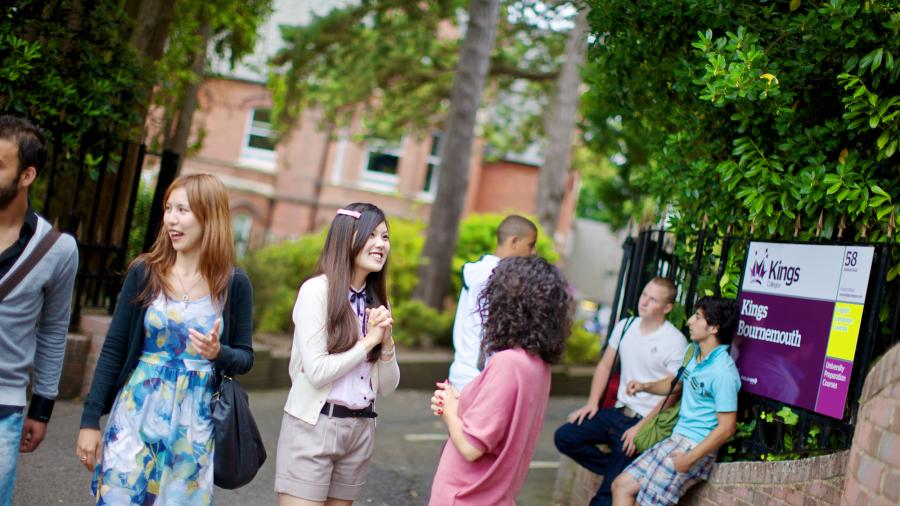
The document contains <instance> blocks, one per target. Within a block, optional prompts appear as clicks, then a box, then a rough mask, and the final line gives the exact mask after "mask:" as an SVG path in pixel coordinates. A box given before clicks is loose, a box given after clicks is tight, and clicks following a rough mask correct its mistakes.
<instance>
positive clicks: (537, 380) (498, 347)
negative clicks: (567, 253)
mask: <svg viewBox="0 0 900 506" xmlns="http://www.w3.org/2000/svg"><path fill="white" fill-rule="evenodd" d="M479 311H480V312H481V317H482V319H483V320H484V338H483V341H482V349H483V352H484V356H485V357H487V366H486V367H485V368H484V371H483V372H482V373H481V374H480V375H479V376H477V377H476V378H475V379H474V380H473V381H472V382H471V383H469V384H468V385H466V387H465V388H464V389H463V391H462V393H461V394H460V393H458V392H457V391H456V390H455V389H454V388H453V386H452V385H451V384H450V383H449V382H447V381H445V382H443V383H438V389H437V390H436V391H435V392H434V396H433V397H432V398H431V410H432V411H433V412H434V414H435V415H437V416H440V417H441V418H442V419H443V421H444V423H446V424H447V430H448V431H449V433H450V442H449V444H447V445H445V446H444V451H443V454H442V455H441V460H440V463H438V468H437V472H436V473H435V476H434V482H433V483H432V487H431V499H430V501H429V504H430V505H431V506H440V505H445V504H447V505H450V504H453V505H458V506H462V505H479V506H480V505H485V504H491V505H498V506H502V505H510V506H511V505H514V504H515V499H516V495H517V494H518V492H519V490H520V489H521V488H522V483H523V482H524V481H525V475H526V474H527V473H528V464H529V462H531V457H532V455H533V454H534V448H535V444H536V442H537V438H538V434H539V433H540V431H541V426H542V425H543V423H544V414H545V413H546V411H547V400H548V398H549V396H550V365H551V364H554V363H556V362H557V361H558V360H559V358H560V356H561V355H562V352H563V343H564V340H565V338H566V337H567V336H568V335H569V331H570V330H571V326H572V318H571V316H572V297H571V295H570V294H569V291H568V283H567V282H566V280H565V278H564V277H563V275H562V274H561V273H560V272H559V270H558V269H557V268H556V267H554V266H553V265H551V264H550V263H548V262H547V261H546V260H544V259H542V258H539V257H535V256H531V257H511V258H505V259H503V260H501V261H500V263H499V264H498V265H497V268H496V269H495V270H494V274H493V275H492V276H491V278H490V280H488V283H487V286H486V287H485V289H484V290H483V291H482V292H481V296H480V298H479Z"/></svg>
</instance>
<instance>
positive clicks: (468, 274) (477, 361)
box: [449, 214, 537, 391]
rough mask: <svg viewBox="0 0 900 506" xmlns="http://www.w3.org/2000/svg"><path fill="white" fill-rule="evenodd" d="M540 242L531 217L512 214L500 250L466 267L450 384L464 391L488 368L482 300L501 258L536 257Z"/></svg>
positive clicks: (500, 235)
mask: <svg viewBox="0 0 900 506" xmlns="http://www.w3.org/2000/svg"><path fill="white" fill-rule="evenodd" d="M536 242H537V227H536V226H535V225H534V223H532V222H531V221H530V220H528V218H524V217H522V216H518V215H515V214H514V215H510V216H507V217H506V218H504V219H503V221H502V222H500V226H498V227H497V248H496V250H494V254H493V255H491V254H487V255H484V256H483V257H481V259H480V260H478V261H477V262H470V263H467V264H465V265H463V268H462V282H463V286H462V290H460V292H459V303H458V304H457V305H456V317H455V319H454V321H453V349H454V353H453V363H452V364H450V377H449V379H450V383H451V384H453V387H454V388H456V390H457V391H462V389H463V387H464V386H466V385H467V384H468V383H469V382H470V381H472V380H473V379H475V376H478V374H479V373H480V372H481V371H482V369H484V357H483V356H482V354H481V335H482V330H481V314H480V313H479V311H478V297H479V296H480V295H481V291H482V289H483V288H484V286H485V284H487V280H488V278H490V277H491V274H493V272H494V268H495V267H497V264H498V263H499V262H500V260H501V259H503V258H506V257H522V256H528V255H533V254H534V252H535V249H534V245H535V243H536Z"/></svg>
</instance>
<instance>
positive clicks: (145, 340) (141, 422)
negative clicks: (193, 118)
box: [76, 174, 253, 505]
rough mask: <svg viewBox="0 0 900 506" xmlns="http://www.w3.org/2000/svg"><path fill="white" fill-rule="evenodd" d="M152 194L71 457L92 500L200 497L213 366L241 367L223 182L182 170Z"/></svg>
mask: <svg viewBox="0 0 900 506" xmlns="http://www.w3.org/2000/svg"><path fill="white" fill-rule="evenodd" d="M164 202H165V204H164V205H165V214H164V216H163V223H162V227H160V230H159V234H158V235H157V237H156V242H155V243H154V244H153V248H152V249H151V250H150V251H149V252H147V253H144V254H142V255H140V256H138V257H137V258H136V259H135V260H134V261H133V262H132V263H131V265H130V266H129V268H128V273H127V275H126V277H125V283H124V285H123V287H122V292H121V293H120V294H119V299H118V303H117V304H116V309H115V312H114V313H113V319H112V323H111V325H110V327H109V333H108V334H107V336H106V341H105V342H104V343H103V349H102V350H101V352H100V357H99V359H98V361H97V368H96V370H95V372H94V378H93V381H92V382H91V389H90V393H88V395H87V398H86V399H85V401H84V410H83V413H82V416H81V431H80V432H79V434H78V443H77V445H76V454H77V456H78V458H79V460H80V461H81V462H82V464H84V466H85V467H86V468H87V469H88V470H89V471H93V473H94V476H93V481H92V490H93V493H94V496H95V498H96V501H97V504H153V503H158V504H192V505H202V504H212V496H213V467H212V466H213V442H214V434H213V425H212V418H211V411H210V409H211V401H212V395H213V391H214V388H215V376H216V374H215V371H216V370H219V371H221V372H222V373H224V374H226V375H229V376H231V375H236V374H244V373H246V372H247V371H249V370H250V368H251V367H252V365H253V348H252V342H251V334H252V322H251V313H252V309H253V302H252V287H251V285H250V280H249V279H248V278H247V275H246V274H244V272H243V271H241V270H240V269H238V268H235V267H234V259H235V254H234V239H233V236H232V232H231V217H230V211H229V206H228V192H227V191H226V189H225V185H223V184H222V182H221V181H220V180H218V179H217V178H215V177H213V176H210V175H208V174H196V175H189V176H182V177H180V178H178V179H176V180H175V181H174V182H173V183H172V185H171V186H170V187H169V189H168V191H167V192H166V195H165V200H164ZM106 413H110V416H109V420H108V421H107V424H106V430H105V431H104V432H103V434H102V435H101V433H100V417H101V416H102V415H103V414H106Z"/></svg>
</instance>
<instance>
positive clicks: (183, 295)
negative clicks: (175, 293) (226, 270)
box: [172, 266, 203, 311]
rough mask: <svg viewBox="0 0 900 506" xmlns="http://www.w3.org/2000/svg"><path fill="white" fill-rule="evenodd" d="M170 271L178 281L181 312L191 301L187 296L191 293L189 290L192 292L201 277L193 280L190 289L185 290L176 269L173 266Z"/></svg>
mask: <svg viewBox="0 0 900 506" xmlns="http://www.w3.org/2000/svg"><path fill="white" fill-rule="evenodd" d="M172 271H174V272H175V278H176V279H178V284H179V285H181V309H182V311H183V310H185V309H187V304H188V301H189V300H191V298H190V297H189V296H188V294H189V293H191V290H193V289H194V287H195V286H197V283H199V282H200V279H202V278H203V276H200V277H197V279H196V280H194V284H192V285H191V287H190V288H188V289H187V290H185V289H184V281H182V279H181V273H179V272H178V269H176V268H175V267H174V266H173V267H172Z"/></svg>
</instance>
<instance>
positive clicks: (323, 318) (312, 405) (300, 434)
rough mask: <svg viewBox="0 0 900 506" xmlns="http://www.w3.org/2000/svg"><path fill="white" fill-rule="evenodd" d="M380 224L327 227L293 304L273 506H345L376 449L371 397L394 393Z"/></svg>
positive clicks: (370, 214) (367, 208)
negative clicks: (313, 266) (311, 270)
mask: <svg viewBox="0 0 900 506" xmlns="http://www.w3.org/2000/svg"><path fill="white" fill-rule="evenodd" d="M390 249H391V245H390V240H389V237H388V229H387V221H386V219H385V216H384V213H383V212H382V211H381V209H379V208H377V207H376V206H374V205H372V204H360V203H356V204H350V205H349V206H346V207H345V208H343V209H339V210H338V211H337V214H336V215H335V217H334V219H333V220H332V222H331V227H330V229H329V230H328V236H327V237H326V239H325V247H324V249H323V250H322V255H321V256H320V257H319V264H318V267H317V268H316V276H314V277H312V278H310V279H309V280H307V281H306V282H305V283H303V285H302V286H301V287H300V293H299V294H298V295H297V302H296V303H295V304H294V314H293V319H294V343H293V347H292V349H291V361H290V366H289V368H290V375H291V391H290V393H289V394H288V399H287V403H286V404H285V406H284V417H283V419H282V422H281V433H280V434H279V436H278V448H277V455H276V464H275V492H277V493H278V504H279V505H280V506H307V505H327V506H342V505H350V504H352V503H353V501H354V500H356V499H357V498H358V497H359V495H360V494H361V493H362V487H363V485H364V484H365V481H366V474H367V472H368V466H369V460H370V459H371V458H372V450H373V449H374V441H375V438H374V436H375V417H376V416H377V415H376V413H375V410H374V406H375V404H374V402H375V397H376V396H377V395H386V394H389V393H391V392H393V391H394V390H396V388H397V384H398V383H399V381H400V369H399V367H398V366H397V359H396V356H395V353H394V341H393V339H392V338H391V327H392V325H393V319H392V318H391V313H390V309H389V308H390V305H389V304H388V298H387V289H386V277H387V260H388V254H389V253H390Z"/></svg>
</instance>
